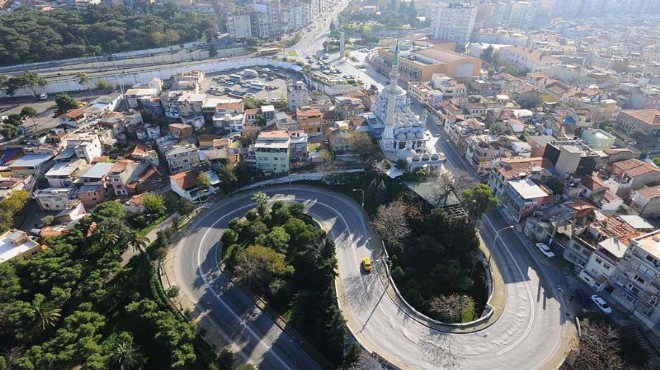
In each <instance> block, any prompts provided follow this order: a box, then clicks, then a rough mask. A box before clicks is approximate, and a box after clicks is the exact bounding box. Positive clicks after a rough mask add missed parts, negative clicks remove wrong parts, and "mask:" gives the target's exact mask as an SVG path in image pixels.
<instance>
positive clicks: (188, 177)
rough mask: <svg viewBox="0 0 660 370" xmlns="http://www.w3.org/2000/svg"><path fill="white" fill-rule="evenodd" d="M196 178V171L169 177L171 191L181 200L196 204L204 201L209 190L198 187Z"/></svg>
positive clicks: (197, 173) (197, 174) (197, 175)
mask: <svg viewBox="0 0 660 370" xmlns="http://www.w3.org/2000/svg"><path fill="white" fill-rule="evenodd" d="M198 178H199V172H197V171H185V172H180V173H177V174H175V175H171V176H170V186H171V187H172V191H173V192H175V193H176V194H177V195H179V196H180V197H181V198H183V199H187V200H189V201H191V202H193V203H197V202H199V201H201V200H204V199H206V197H207V196H208V194H209V189H207V188H203V187H201V186H199V184H198V183H197V179H198Z"/></svg>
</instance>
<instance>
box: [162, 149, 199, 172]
mask: <svg viewBox="0 0 660 370" xmlns="http://www.w3.org/2000/svg"><path fill="white" fill-rule="evenodd" d="M165 160H166V161H167V167H168V168H169V169H170V173H178V172H183V171H189V170H191V169H193V168H194V167H195V166H197V165H198V164H199V150H198V149H197V147H196V146H195V145H194V144H178V145H174V146H173V147H172V148H170V149H169V150H167V151H166V152H165Z"/></svg>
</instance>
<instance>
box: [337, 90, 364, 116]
mask: <svg viewBox="0 0 660 370" xmlns="http://www.w3.org/2000/svg"><path fill="white" fill-rule="evenodd" d="M335 112H336V114H337V115H338V116H339V117H340V118H341V119H342V120H354V119H355V120H357V119H361V118H362V115H363V114H364V104H362V100H360V99H358V98H350V97H347V96H337V97H335Z"/></svg>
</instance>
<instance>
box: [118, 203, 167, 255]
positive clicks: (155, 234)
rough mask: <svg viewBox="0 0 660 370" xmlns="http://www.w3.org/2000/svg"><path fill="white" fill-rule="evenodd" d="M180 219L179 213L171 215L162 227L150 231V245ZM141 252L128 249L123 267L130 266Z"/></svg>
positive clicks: (148, 237) (148, 234)
mask: <svg viewBox="0 0 660 370" xmlns="http://www.w3.org/2000/svg"><path fill="white" fill-rule="evenodd" d="M177 218H180V215H179V213H178V212H174V213H173V214H171V215H170V217H168V218H166V219H165V221H163V222H161V223H160V225H158V226H156V227H155V228H154V229H153V230H151V231H149V232H148V233H147V235H145V238H146V239H147V240H148V241H149V242H148V243H149V244H151V243H153V242H154V240H156V238H157V237H158V232H159V231H161V230H164V229H167V228H168V227H170V226H172V223H174V220H175V219H177ZM139 253H140V252H139V251H136V250H135V249H134V248H131V247H129V248H126V250H125V251H124V253H122V254H121V267H124V266H126V265H127V264H128V261H130V260H131V258H133V256H136V255H138V254H139Z"/></svg>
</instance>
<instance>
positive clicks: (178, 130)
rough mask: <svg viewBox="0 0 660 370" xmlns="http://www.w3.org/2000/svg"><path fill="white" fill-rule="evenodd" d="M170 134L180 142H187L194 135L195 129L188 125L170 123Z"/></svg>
mask: <svg viewBox="0 0 660 370" xmlns="http://www.w3.org/2000/svg"><path fill="white" fill-rule="evenodd" d="M168 128H169V130H170V134H172V135H174V136H176V137H178V138H179V140H186V139H188V138H189V137H191V136H192V134H193V127H192V126H191V125H189V124H187V123H170V125H169V126H168Z"/></svg>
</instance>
